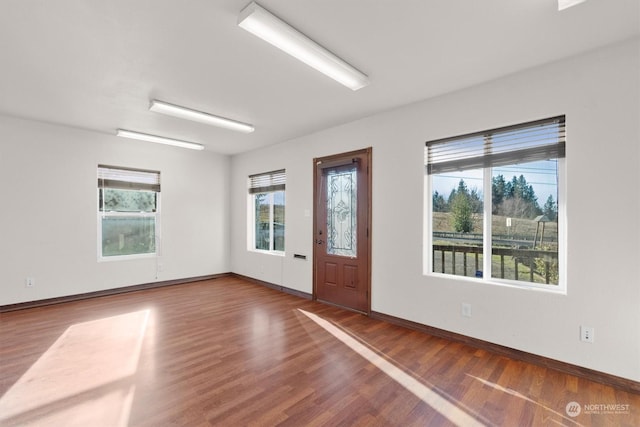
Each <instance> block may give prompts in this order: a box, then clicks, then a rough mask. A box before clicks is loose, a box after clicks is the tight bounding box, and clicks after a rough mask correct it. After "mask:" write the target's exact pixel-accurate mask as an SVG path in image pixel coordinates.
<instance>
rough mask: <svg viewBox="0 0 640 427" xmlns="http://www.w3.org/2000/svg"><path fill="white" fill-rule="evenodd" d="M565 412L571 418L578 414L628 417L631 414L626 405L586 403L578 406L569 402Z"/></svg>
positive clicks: (576, 403) (629, 407)
mask: <svg viewBox="0 0 640 427" xmlns="http://www.w3.org/2000/svg"><path fill="white" fill-rule="evenodd" d="M565 412H566V413H567V415H568V416H570V417H572V418H575V417H577V416H578V415H580V414H589V415H594V414H595V415H610V414H613V415H629V414H630V413H631V405H629V404H628V403H587V404H584V405H580V404H579V403H578V402H569V403H567V406H566V407H565Z"/></svg>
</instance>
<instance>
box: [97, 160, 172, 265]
mask: <svg viewBox="0 0 640 427" xmlns="http://www.w3.org/2000/svg"><path fill="white" fill-rule="evenodd" d="M159 199H160V172H155V171H146V170H137V169H127V168H116V167H111V166H98V234H99V242H100V247H99V255H100V258H101V259H118V257H123V256H142V255H153V254H155V253H156V248H157V244H156V237H157V236H156V233H157V229H158V224H157V221H158V212H159V206H160V203H159V202H160V200H159Z"/></svg>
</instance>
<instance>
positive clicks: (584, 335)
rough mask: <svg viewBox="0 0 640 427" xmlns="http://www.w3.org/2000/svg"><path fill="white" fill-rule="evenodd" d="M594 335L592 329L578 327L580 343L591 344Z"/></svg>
mask: <svg viewBox="0 0 640 427" xmlns="http://www.w3.org/2000/svg"><path fill="white" fill-rule="evenodd" d="M594 333H595V331H594V328H590V327H588V326H580V341H584V342H590V343H593V342H594V338H595V336H594Z"/></svg>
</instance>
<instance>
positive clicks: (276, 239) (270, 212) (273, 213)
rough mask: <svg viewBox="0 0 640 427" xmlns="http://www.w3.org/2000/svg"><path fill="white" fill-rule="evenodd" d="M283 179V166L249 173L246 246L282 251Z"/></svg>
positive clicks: (285, 177) (283, 224) (284, 174)
mask: <svg viewBox="0 0 640 427" xmlns="http://www.w3.org/2000/svg"><path fill="white" fill-rule="evenodd" d="M286 179H287V176H286V172H285V170H284V169H280V170H276V171H272V172H265V173H260V174H255V175H250V176H249V207H250V209H251V212H252V215H251V216H250V218H249V222H250V224H249V227H250V229H251V230H252V235H251V236H249V246H248V249H249V250H252V251H265V252H271V253H277V254H282V253H284V237H285V236H284V231H285V184H286Z"/></svg>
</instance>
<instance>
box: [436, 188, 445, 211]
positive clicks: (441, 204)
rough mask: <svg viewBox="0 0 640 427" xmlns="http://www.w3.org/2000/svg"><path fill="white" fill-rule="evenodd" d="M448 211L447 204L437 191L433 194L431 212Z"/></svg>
mask: <svg viewBox="0 0 640 427" xmlns="http://www.w3.org/2000/svg"><path fill="white" fill-rule="evenodd" d="M447 210H448V207H447V202H445V201H444V197H443V196H442V194H440V193H438V192H437V191H436V192H434V193H433V211H434V212H446V211H447Z"/></svg>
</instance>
